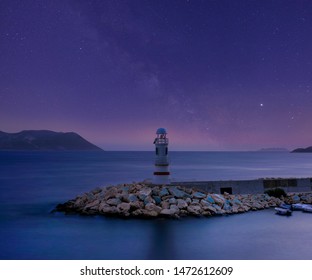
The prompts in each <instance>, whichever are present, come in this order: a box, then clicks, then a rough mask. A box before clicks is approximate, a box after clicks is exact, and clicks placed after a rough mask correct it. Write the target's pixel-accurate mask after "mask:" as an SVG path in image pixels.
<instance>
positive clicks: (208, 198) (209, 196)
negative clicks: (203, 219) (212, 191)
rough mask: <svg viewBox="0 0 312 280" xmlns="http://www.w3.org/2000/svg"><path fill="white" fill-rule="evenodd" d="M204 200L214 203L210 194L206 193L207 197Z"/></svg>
mask: <svg viewBox="0 0 312 280" xmlns="http://www.w3.org/2000/svg"><path fill="white" fill-rule="evenodd" d="M206 200H207V201H208V202H209V203H210V204H214V203H215V201H214V199H213V198H212V196H211V195H208V196H207V198H206Z"/></svg>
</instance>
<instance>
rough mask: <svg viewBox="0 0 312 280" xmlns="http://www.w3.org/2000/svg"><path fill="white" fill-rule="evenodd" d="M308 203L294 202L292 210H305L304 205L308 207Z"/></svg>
mask: <svg viewBox="0 0 312 280" xmlns="http://www.w3.org/2000/svg"><path fill="white" fill-rule="evenodd" d="M307 205H308V204H304V203H295V204H292V210H303V208H304V207H306V206H307Z"/></svg>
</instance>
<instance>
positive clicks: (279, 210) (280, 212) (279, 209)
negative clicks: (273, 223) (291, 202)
mask: <svg viewBox="0 0 312 280" xmlns="http://www.w3.org/2000/svg"><path fill="white" fill-rule="evenodd" d="M275 211H276V214H278V215H283V216H290V215H291V214H292V211H291V210H290V209H285V208H282V207H275Z"/></svg>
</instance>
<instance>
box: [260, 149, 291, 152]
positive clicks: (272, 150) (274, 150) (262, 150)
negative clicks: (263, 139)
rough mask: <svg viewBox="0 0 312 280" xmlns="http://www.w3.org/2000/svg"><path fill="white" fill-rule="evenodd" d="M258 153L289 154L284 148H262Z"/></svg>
mask: <svg viewBox="0 0 312 280" xmlns="http://www.w3.org/2000/svg"><path fill="white" fill-rule="evenodd" d="M258 152H289V151H288V150H287V149H285V148H262V149H260V150H258Z"/></svg>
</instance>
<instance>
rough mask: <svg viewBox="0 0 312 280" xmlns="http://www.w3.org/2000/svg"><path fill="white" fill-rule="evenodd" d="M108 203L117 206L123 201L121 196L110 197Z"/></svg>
mask: <svg viewBox="0 0 312 280" xmlns="http://www.w3.org/2000/svg"><path fill="white" fill-rule="evenodd" d="M106 203H107V204H109V205H112V206H117V205H118V204H120V203H121V200H120V199H119V198H110V199H108V200H107V201H106Z"/></svg>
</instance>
